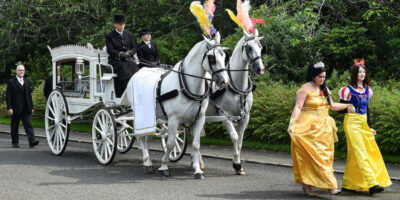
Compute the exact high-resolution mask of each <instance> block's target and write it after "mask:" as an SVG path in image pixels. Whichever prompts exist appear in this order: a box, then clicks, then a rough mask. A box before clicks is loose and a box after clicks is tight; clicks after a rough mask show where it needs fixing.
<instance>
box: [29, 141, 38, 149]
mask: <svg viewBox="0 0 400 200" xmlns="http://www.w3.org/2000/svg"><path fill="white" fill-rule="evenodd" d="M38 144H39V141H36V142H32V143H29V147H30V148H33V147H35V146H36V145H38Z"/></svg>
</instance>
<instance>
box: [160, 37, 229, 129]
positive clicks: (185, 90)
mask: <svg viewBox="0 0 400 200" xmlns="http://www.w3.org/2000/svg"><path fill="white" fill-rule="evenodd" d="M218 46H220V44H215V45H211V46H208V47H207V51H206V53H204V55H203V59H202V61H201V65H203V62H204V60H205V58H206V56H207V59H208V62H209V66H210V69H211V71H212V76H214V75H215V74H217V73H219V72H222V71H225V70H226V69H219V70H214V68H213V65H215V64H216V62H217V61H216V58H215V48H216V47H218ZM212 49H213V50H214V51H213V52H214V55H207V52H208V51H209V50H212ZM184 61H185V59H183V60H182V61H181V63H180V65H179V69H178V71H175V70H173V69H168V70H169V71H168V72H166V73H165V74H163V75H161V79H160V80H159V81H158V83H157V88H156V93H157V97H156V99H157V102H158V103H159V105H160V107H161V111H162V112H163V114H164V116H165V117H166V118H167V119H168V115H167V113H166V112H165V109H164V106H163V105H162V102H163V101H165V100H168V99H171V98H174V97H176V96H178V95H179V92H178V90H176V89H175V90H172V91H169V92H167V93H165V94H161V86H162V82H163V80H164V78H165V77H167V76H168V75H169V74H170V73H171V72H175V73H177V74H178V76H179V86H180V91H182V93H183V94H184V95H185V96H186V97H187V98H189V99H191V100H194V101H198V102H199V109H198V111H197V114H196V120H197V119H198V118H199V115H200V111H201V105H202V103H203V100H204V99H206V98H207V97H208V96H209V94H210V92H209V91H210V87H209V84H208V81H211V82H213V80H212V79H209V78H205V77H200V76H196V75H192V74H186V73H184V72H183V69H184V66H183V63H184ZM185 76H191V77H194V78H199V79H204V80H205V82H204V83H205V91H204V94H201V95H198V94H194V93H192V92H191V91H190V90H189V89H188V84H187V81H186V78H185ZM193 123H194V122H193Z"/></svg>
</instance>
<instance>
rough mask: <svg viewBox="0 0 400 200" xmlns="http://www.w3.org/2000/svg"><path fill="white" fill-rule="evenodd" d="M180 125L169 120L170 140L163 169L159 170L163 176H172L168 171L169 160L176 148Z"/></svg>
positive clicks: (175, 121) (162, 165)
mask: <svg viewBox="0 0 400 200" xmlns="http://www.w3.org/2000/svg"><path fill="white" fill-rule="evenodd" d="M178 126H179V123H178V121H177V120H175V119H172V118H171V119H169V120H168V140H167V144H166V145H167V149H166V151H165V152H164V156H163V157H162V158H161V167H160V168H158V172H160V174H161V176H165V177H169V176H171V174H170V173H169V170H168V159H169V154H170V153H171V151H172V149H173V148H174V147H175V138H176V131H177V130H178Z"/></svg>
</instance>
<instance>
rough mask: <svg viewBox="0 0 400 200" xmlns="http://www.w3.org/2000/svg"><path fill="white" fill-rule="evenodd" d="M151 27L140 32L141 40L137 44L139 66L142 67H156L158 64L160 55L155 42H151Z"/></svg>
mask: <svg viewBox="0 0 400 200" xmlns="http://www.w3.org/2000/svg"><path fill="white" fill-rule="evenodd" d="M151 34H152V32H151V29H149V28H144V29H142V31H141V32H140V36H142V40H143V42H141V43H140V44H139V45H138V52H137V56H138V58H139V61H140V64H139V68H142V67H156V66H158V65H159V64H160V55H159V53H158V49H157V46H156V44H154V43H153V42H151V41H150V40H151Z"/></svg>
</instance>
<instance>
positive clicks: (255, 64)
mask: <svg viewBox="0 0 400 200" xmlns="http://www.w3.org/2000/svg"><path fill="white" fill-rule="evenodd" d="M261 39H262V37H258V31H257V29H256V30H255V32H254V34H248V33H247V32H245V31H244V36H243V37H242V38H241V39H240V40H239V42H238V43H237V45H236V47H235V49H234V51H233V53H232V56H231V57H230V59H229V64H228V66H227V72H228V75H229V79H230V85H229V86H228V89H224V90H214V91H213V94H212V95H211V97H210V99H211V100H210V101H211V104H210V106H209V107H208V109H207V112H206V116H207V117H208V116H216V115H219V116H225V117H226V118H228V120H224V121H223V123H224V125H225V127H226V128H227V129H228V131H229V134H230V138H231V140H232V143H233V168H234V169H235V170H236V174H238V175H243V174H245V172H244V170H243V168H242V166H241V161H240V151H241V149H242V143H243V134H244V131H245V129H246V127H247V124H248V122H249V118H250V109H251V106H252V104H253V93H252V90H253V83H252V82H251V80H250V75H249V73H250V71H253V72H254V73H257V74H260V75H262V74H264V69H265V68H264V64H263V62H262V49H263V48H264V51H265V50H266V49H265V48H266V47H263V46H262V44H261V43H260V40H261ZM200 163H201V164H202V165H203V162H202V160H200Z"/></svg>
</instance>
